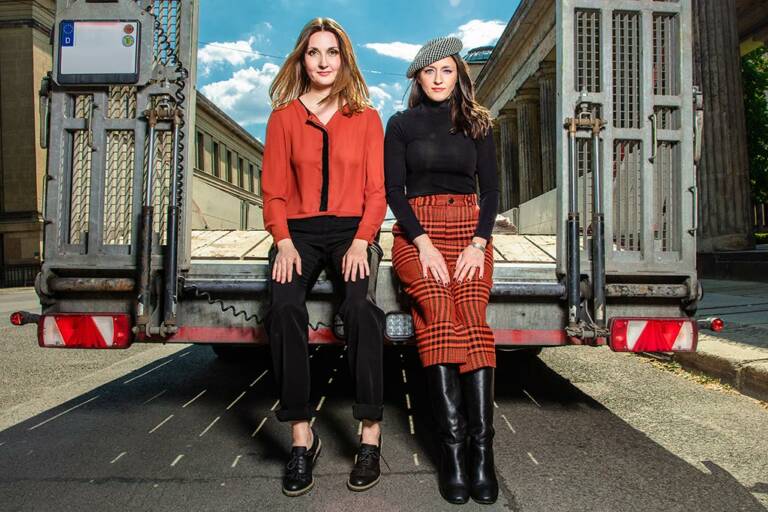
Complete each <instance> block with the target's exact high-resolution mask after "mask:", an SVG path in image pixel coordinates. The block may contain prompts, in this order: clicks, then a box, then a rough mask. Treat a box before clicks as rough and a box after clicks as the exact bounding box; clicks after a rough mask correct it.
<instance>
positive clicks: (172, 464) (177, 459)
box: [171, 453, 184, 467]
mask: <svg viewBox="0 0 768 512" xmlns="http://www.w3.org/2000/svg"><path fill="white" fill-rule="evenodd" d="M182 457H184V454H183V453H182V454H181V455H178V456H177V457H176V458H175V459H173V462H171V467H173V466H175V465H176V464H177V463H178V462H179V461H180V460H181V459H182Z"/></svg>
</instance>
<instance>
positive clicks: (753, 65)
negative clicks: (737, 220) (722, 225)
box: [741, 46, 768, 203]
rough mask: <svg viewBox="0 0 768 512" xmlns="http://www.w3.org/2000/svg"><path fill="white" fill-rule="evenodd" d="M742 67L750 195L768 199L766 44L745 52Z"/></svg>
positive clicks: (758, 198)
mask: <svg viewBox="0 0 768 512" xmlns="http://www.w3.org/2000/svg"><path fill="white" fill-rule="evenodd" d="M741 70H742V77H743V82H744V110H745V113H746V117H747V149H748V151H749V176H750V182H751V185H752V199H753V200H754V201H755V202H757V203H768V97H766V93H768V48H766V47H765V46H762V47H760V48H758V49H756V50H753V51H751V52H749V53H748V54H746V55H744V56H743V57H742V59H741Z"/></svg>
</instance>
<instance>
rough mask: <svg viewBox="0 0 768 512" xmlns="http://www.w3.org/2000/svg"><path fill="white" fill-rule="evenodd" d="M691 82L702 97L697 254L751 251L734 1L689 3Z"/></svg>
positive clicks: (749, 205)
mask: <svg viewBox="0 0 768 512" xmlns="http://www.w3.org/2000/svg"><path fill="white" fill-rule="evenodd" d="M693 18H694V22H693V29H694V38H693V39H694V52H693V53H694V56H693V61H694V62H693V67H694V83H695V84H700V85H701V87H702V92H703V93H704V138H703V141H702V155H701V161H700V162H699V169H698V187H699V219H700V221H699V237H698V248H699V252H714V251H720V250H730V249H748V248H752V247H753V243H754V242H753V238H752V219H751V215H750V211H751V207H752V203H751V198H750V185H749V167H748V165H749V164H748V157H747V137H746V133H747V132H746V121H745V117H744V94H743V88H742V82H741V57H740V54H739V36H738V32H737V29H736V7H735V4H734V0H694V1H693Z"/></svg>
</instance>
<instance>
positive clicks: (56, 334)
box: [37, 313, 131, 348]
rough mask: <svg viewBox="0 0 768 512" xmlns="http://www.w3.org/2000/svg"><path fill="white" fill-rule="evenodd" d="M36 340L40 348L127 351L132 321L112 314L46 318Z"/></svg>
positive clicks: (69, 315) (40, 323)
mask: <svg viewBox="0 0 768 512" xmlns="http://www.w3.org/2000/svg"><path fill="white" fill-rule="evenodd" d="M37 341H38V344H39V345H40V346H41V347H62V348H128V347H129V346H130V345H131V320H130V317H129V316H128V315H124V314H110V313H102V314H94V315H86V314H79V313H61V314H55V315H43V317H42V318H41V320H40V322H39V324H38V331H37Z"/></svg>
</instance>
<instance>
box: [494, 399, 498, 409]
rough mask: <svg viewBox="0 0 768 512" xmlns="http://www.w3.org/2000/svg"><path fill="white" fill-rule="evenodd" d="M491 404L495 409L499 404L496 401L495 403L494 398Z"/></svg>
mask: <svg viewBox="0 0 768 512" xmlns="http://www.w3.org/2000/svg"><path fill="white" fill-rule="evenodd" d="M493 406H494V407H495V408H497V409H498V408H499V404H497V403H496V400H494V401H493Z"/></svg>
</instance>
